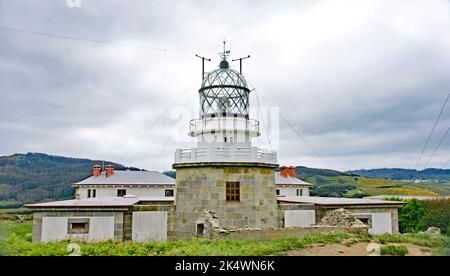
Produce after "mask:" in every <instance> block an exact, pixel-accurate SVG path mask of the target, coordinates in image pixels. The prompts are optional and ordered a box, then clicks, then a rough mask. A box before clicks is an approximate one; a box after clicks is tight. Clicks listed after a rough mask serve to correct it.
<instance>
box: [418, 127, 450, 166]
mask: <svg viewBox="0 0 450 276" xmlns="http://www.w3.org/2000/svg"><path fill="white" fill-rule="evenodd" d="M449 130H450V127H448V128H447V131H446V132H445V133H444V135H443V136H442V138H441V140H440V141H439V143H438V144H437V145H436V148H434V151H433V153H432V154H431V156H430V158H428V161H427V163H426V164H425V167H424V169H426V168H427V167H428V164H429V163H430V161H431V159H432V158H433V157H434V155H435V154H436V152H437V150H438V149H439V147H440V146H441V144H442V142H443V141H444V139H445V137H446V136H447V134H448V131H449Z"/></svg>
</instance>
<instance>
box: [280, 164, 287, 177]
mask: <svg viewBox="0 0 450 276" xmlns="http://www.w3.org/2000/svg"><path fill="white" fill-rule="evenodd" d="M280 175H281V176H282V177H284V178H287V177H288V168H287V167H286V166H281V167H280Z"/></svg>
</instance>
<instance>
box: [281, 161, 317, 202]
mask: <svg viewBox="0 0 450 276" xmlns="http://www.w3.org/2000/svg"><path fill="white" fill-rule="evenodd" d="M275 184H276V194H277V196H309V189H310V188H311V187H313V186H314V185H313V184H310V183H307V182H305V181H303V180H301V179H298V178H297V177H295V168H294V167H292V166H291V167H284V166H283V167H281V168H280V172H276V173H275Z"/></svg>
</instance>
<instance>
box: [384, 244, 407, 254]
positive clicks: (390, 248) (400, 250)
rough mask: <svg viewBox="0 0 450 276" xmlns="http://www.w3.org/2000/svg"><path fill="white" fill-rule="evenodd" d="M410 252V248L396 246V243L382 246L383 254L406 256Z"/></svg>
mask: <svg viewBox="0 0 450 276" xmlns="http://www.w3.org/2000/svg"><path fill="white" fill-rule="evenodd" d="M406 254H408V248H406V247H405V246H403V245H401V246H396V245H386V246H382V247H381V255H382V256H385V255H390V256H405V255H406Z"/></svg>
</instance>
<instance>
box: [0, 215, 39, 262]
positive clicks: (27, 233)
mask: <svg viewBox="0 0 450 276" xmlns="http://www.w3.org/2000/svg"><path fill="white" fill-rule="evenodd" d="M31 229H32V222H31V221H25V222H23V223H16V222H15V221H8V220H0V256H4V255H9V254H10V253H11V252H9V250H8V246H7V241H8V240H9V238H10V237H11V236H12V235H14V236H16V237H17V238H18V239H20V240H21V241H23V242H31Z"/></svg>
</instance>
